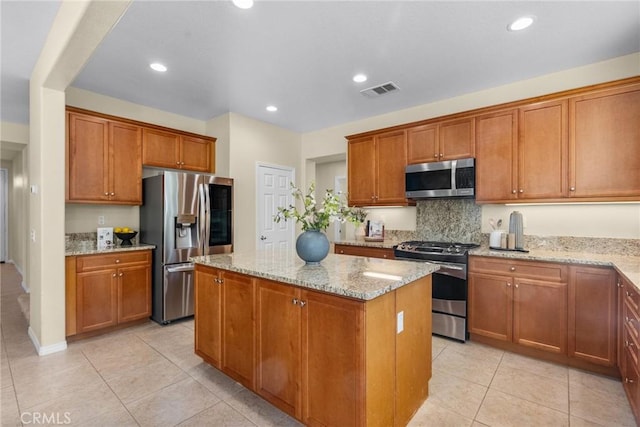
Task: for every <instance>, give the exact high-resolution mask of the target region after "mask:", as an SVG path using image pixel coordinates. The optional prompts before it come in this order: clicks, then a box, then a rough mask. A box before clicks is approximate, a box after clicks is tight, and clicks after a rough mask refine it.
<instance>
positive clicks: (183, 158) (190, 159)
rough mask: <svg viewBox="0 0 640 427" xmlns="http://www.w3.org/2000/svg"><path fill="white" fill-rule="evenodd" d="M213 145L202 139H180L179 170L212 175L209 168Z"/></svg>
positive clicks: (190, 137)
mask: <svg viewBox="0 0 640 427" xmlns="http://www.w3.org/2000/svg"><path fill="white" fill-rule="evenodd" d="M212 152H213V143H212V142H211V141H210V140H207V139H204V138H195V137H192V136H181V137H180V157H179V158H180V168H182V169H187V170H191V171H196V172H207V173H213V172H214V170H213V168H212V167H211V164H212V163H211V162H212V160H213V159H212Z"/></svg>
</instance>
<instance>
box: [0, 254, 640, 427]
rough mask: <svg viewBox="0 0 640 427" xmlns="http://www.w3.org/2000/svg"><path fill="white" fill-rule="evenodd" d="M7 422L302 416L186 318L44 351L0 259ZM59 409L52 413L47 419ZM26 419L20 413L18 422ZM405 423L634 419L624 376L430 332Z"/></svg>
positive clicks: (285, 419) (1, 378) (281, 421)
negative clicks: (423, 382)
mask: <svg viewBox="0 0 640 427" xmlns="http://www.w3.org/2000/svg"><path fill="white" fill-rule="evenodd" d="M1 273H2V277H1V279H2V286H1V307H0V308H1V319H0V320H1V330H2V337H1V338H2V343H1V344H2V345H1V349H0V355H1V368H2V369H1V371H0V385H1V389H2V400H1V405H0V409H1V412H2V419H1V422H2V426H16V425H18V426H19V425H30V424H33V425H36V424H39V423H38V422H36V421H40V422H41V421H42V418H40V419H36V418H35V417H37V416H38V415H40V416H41V417H42V416H45V415H46V416H47V417H49V418H48V423H49V424H56V423H57V424H67V425H74V426H81V425H84V426H92V427H93V426H118V427H119V426H138V425H139V426H175V425H178V426H256V425H257V426H270V425H277V426H297V425H300V424H299V423H297V422H296V421H295V420H294V419H292V418H291V417H289V416H287V415H286V414H284V413H282V412H281V411H279V410H277V409H275V408H274V407H273V406H271V405H269V404H268V403H266V402H265V401H263V400H261V399H260V398H259V397H257V396H256V395H255V394H253V393H252V392H250V391H248V390H247V389H245V388H244V387H242V386H241V385H239V384H238V383H236V382H234V381H232V380H231V379H229V378H228V377H226V376H225V375H223V374H221V373H219V372H218V371H217V370H215V369H213V368H211V367H210V366H208V365H207V364H206V363H203V362H202V360H201V359H200V358H199V357H197V356H195V355H194V354H193V321H185V322H179V323H175V324H172V325H169V326H165V327H162V326H159V325H157V324H155V323H153V322H149V323H147V324H144V325H141V326H136V327H132V328H129V329H126V330H123V331H119V332H116V333H111V334H108V335H103V336H100V337H96V338H91V339H87V340H84V341H80V342H75V343H71V344H69V347H68V349H67V350H66V351H64V352H60V353H55V354H51V355H48V356H43V357H39V356H38V355H37V354H36V353H35V350H34V348H33V346H32V344H31V342H30V341H29V338H28V336H27V333H26V331H27V323H26V321H25V319H24V317H23V315H22V313H21V312H20V309H19V306H18V304H17V302H16V298H17V296H18V295H20V293H22V289H21V288H20V286H19V283H20V277H19V275H18V273H17V272H16V270H15V268H14V266H13V265H11V264H2V265H1ZM51 417H54V418H51ZM21 422H22V424H21ZM410 425H412V426H455V427H458V426H483V425H487V426H569V425H571V426H597V425H601V426H614V425H619V426H633V425H635V422H634V419H633V416H632V414H631V410H630V408H629V404H628V402H627V400H626V397H625V394H624V391H623V389H622V385H621V383H620V381H617V380H614V379H610V378H606V377H602V376H598V375H592V374H588V373H585V372H582V371H579V370H575V369H569V368H566V367H564V366H558V365H554V364H550V363H545V362H540V361H536V360H532V359H529V358H526V357H522V356H519V355H515V354H511V353H506V352H503V351H500V350H496V349H493V348H490V347H486V346H483V345H480V344H476V343H473V342H467V343H466V344H460V343H456V342H452V341H449V340H445V339H442V338H437V337H434V338H433V377H432V379H431V382H430V396H429V398H428V400H427V401H426V402H425V404H424V405H422V407H421V408H420V410H419V411H418V412H417V414H416V415H415V416H414V418H413V420H412V421H411V424H410Z"/></svg>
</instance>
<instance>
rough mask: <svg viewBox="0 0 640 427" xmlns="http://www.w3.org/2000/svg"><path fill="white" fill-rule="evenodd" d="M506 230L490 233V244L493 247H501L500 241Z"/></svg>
mask: <svg viewBox="0 0 640 427" xmlns="http://www.w3.org/2000/svg"><path fill="white" fill-rule="evenodd" d="M503 234H504V231H500V230H494V231H492V232H491V234H489V246H491V247H492V248H499V247H500V242H501V241H502V235H503Z"/></svg>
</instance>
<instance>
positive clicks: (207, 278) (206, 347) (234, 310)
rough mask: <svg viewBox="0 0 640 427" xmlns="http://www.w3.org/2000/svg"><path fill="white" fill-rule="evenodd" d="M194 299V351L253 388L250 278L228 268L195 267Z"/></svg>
mask: <svg viewBox="0 0 640 427" xmlns="http://www.w3.org/2000/svg"><path fill="white" fill-rule="evenodd" d="M195 301H196V302H195V316H196V318H197V319H198V321H197V322H196V324H195V327H196V337H195V352H196V354H198V355H199V356H200V357H202V358H203V359H204V360H206V361H207V362H209V363H210V364H211V365H213V366H215V367H216V368H218V369H220V370H221V371H223V372H224V373H226V374H227V375H229V376H230V377H231V378H233V379H235V380H236V381H238V382H239V383H241V384H243V385H244V386H246V387H248V388H253V387H254V380H255V375H254V366H255V346H254V341H255V340H254V337H255V321H254V317H253V314H254V303H255V283H254V279H253V278H251V277H250V276H245V275H242V274H237V273H233V272H229V271H223V270H217V269H197V270H196V290H195Z"/></svg>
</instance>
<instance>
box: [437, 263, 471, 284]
mask: <svg viewBox="0 0 640 427" xmlns="http://www.w3.org/2000/svg"><path fill="white" fill-rule="evenodd" d="M427 262H430V263H431V264H435V265H439V266H440V269H439V270H438V271H436V272H435V273H436V274H446V275H447V276H452V277H457V278H459V279H463V280H466V279H467V266H466V265H459V264H449V263H446V262H438V261H427Z"/></svg>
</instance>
